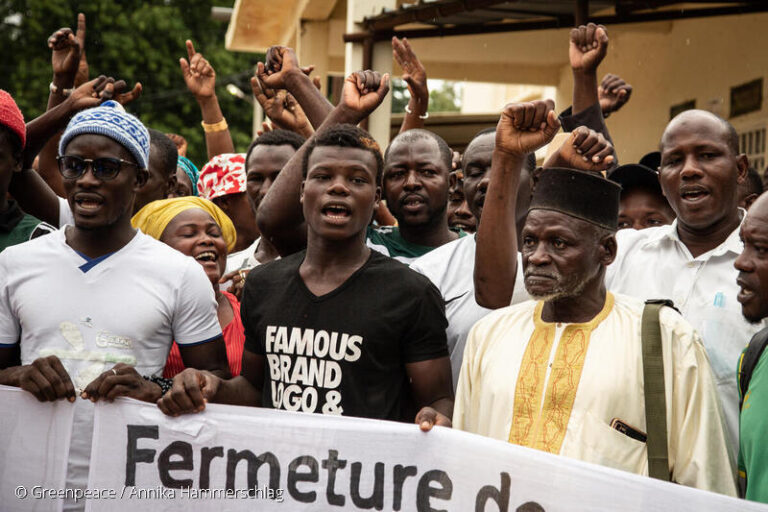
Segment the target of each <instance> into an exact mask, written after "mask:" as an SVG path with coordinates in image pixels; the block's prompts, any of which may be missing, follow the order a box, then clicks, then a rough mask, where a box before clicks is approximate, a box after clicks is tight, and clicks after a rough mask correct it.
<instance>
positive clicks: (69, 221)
mask: <svg viewBox="0 0 768 512" xmlns="http://www.w3.org/2000/svg"><path fill="white" fill-rule="evenodd" d="M57 199H58V200H59V228H63V227H64V226H66V225H70V226H74V225H75V215H74V214H73V213H72V208H70V207H69V201H67V200H66V199H64V198H63V197H57Z"/></svg>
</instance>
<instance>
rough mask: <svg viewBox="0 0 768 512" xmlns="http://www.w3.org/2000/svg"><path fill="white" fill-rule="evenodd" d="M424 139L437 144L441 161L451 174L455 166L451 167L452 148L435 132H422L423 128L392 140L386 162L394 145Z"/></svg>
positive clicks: (399, 135) (402, 134) (386, 154)
mask: <svg viewBox="0 0 768 512" xmlns="http://www.w3.org/2000/svg"><path fill="white" fill-rule="evenodd" d="M422 139H432V140H434V141H435V142H437V149H438V150H439V151H440V160H442V161H443V164H444V165H445V168H446V169H447V170H448V172H451V167H453V165H451V164H452V163H453V150H451V147H450V146H449V145H448V143H447V142H445V139H443V138H442V137H441V136H439V135H438V134H436V133H435V132H431V131H429V130H422V129H421V128H413V129H411V130H408V131H407V132H403V133H400V134H398V135H397V136H396V137H395V138H394V139H392V141H391V142H390V143H389V146H387V151H386V152H385V153H384V160H387V158H389V150H390V149H392V145H393V144H394V143H395V142H400V141H403V142H405V143H409V142H416V141H417V140H422Z"/></svg>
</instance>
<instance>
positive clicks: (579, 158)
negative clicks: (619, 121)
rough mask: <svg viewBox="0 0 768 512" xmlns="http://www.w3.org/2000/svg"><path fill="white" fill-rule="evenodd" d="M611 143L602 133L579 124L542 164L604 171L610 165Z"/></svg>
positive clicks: (611, 156)
mask: <svg viewBox="0 0 768 512" xmlns="http://www.w3.org/2000/svg"><path fill="white" fill-rule="evenodd" d="M614 160H615V157H614V156H613V145H612V144H611V143H610V142H609V141H608V140H607V139H606V138H605V137H603V134H601V133H598V132H596V131H595V130H590V129H589V128H587V127H586V126H579V127H578V128H576V129H575V130H573V132H571V136H570V137H568V139H566V141H565V142H564V143H563V145H562V146H561V147H560V149H559V150H558V151H557V152H556V153H555V154H553V155H552V157H550V159H549V160H548V161H547V162H546V163H545V164H544V166H545V167H553V166H554V167H568V168H570V169H578V170H582V171H604V170H606V169H607V168H608V167H610V166H611V164H612V163H613V161H614Z"/></svg>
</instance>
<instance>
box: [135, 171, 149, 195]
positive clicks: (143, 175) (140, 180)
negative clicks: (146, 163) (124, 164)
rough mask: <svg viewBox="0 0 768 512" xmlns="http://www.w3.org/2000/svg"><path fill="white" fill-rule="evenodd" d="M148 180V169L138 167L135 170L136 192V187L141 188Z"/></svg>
mask: <svg viewBox="0 0 768 512" xmlns="http://www.w3.org/2000/svg"><path fill="white" fill-rule="evenodd" d="M147 181H149V171H148V170H146V169H139V170H138V171H136V186H135V187H134V188H135V189H136V191H137V192H138V189H140V188H142V187H143V186H144V185H146V184H147Z"/></svg>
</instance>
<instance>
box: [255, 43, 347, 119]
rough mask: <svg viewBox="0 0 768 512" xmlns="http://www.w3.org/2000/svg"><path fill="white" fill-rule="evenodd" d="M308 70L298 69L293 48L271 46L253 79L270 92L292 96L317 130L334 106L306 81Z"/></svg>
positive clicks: (309, 81) (310, 81) (313, 85)
mask: <svg viewBox="0 0 768 512" xmlns="http://www.w3.org/2000/svg"><path fill="white" fill-rule="evenodd" d="M311 69H312V68H311V67H310V68H304V69H302V68H301V67H300V66H299V59H298V58H297V57H296V53H295V52H294V51H293V49H292V48H287V47H285V46H272V47H271V48H269V50H267V56H266V64H265V63H263V62H259V63H258V64H257V66H256V76H257V77H258V79H259V80H261V83H262V84H264V85H266V86H267V87H268V88H270V89H273V90H279V89H286V90H287V91H288V92H289V93H291V94H292V95H293V97H294V98H296V101H298V102H299V105H301V108H302V109H303V110H304V112H305V114H306V115H307V118H308V119H309V122H310V123H311V124H312V126H313V127H314V128H315V130H317V129H318V128H319V127H320V125H322V124H323V121H324V120H325V118H326V117H327V116H328V114H330V112H331V110H333V105H331V104H330V103H329V102H328V100H327V99H325V97H323V95H322V94H321V93H320V91H319V90H318V88H317V87H316V86H315V84H314V83H313V82H312V79H311V78H309V75H308V73H309V71H311Z"/></svg>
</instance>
